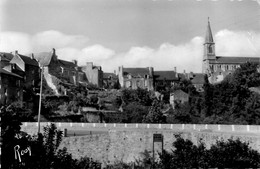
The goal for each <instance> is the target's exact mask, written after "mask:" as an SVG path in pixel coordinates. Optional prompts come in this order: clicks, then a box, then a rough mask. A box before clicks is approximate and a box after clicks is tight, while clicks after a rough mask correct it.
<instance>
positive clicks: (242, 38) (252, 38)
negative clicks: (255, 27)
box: [215, 30, 260, 56]
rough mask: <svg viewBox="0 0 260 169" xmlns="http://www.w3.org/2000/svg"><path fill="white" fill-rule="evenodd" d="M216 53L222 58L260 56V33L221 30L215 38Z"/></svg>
mask: <svg viewBox="0 0 260 169" xmlns="http://www.w3.org/2000/svg"><path fill="white" fill-rule="evenodd" d="M215 41H216V42H215V43H216V53H217V55H220V56H222V55H223V56H259V55H260V33H256V32H245V31H237V32H235V31H230V30H221V31H219V32H218V33H217V34H216V36H215Z"/></svg>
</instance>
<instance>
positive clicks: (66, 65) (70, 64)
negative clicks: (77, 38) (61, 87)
mask: <svg viewBox="0 0 260 169" xmlns="http://www.w3.org/2000/svg"><path fill="white" fill-rule="evenodd" d="M59 62H60V64H61V66H64V67H66V68H69V69H74V68H75V67H77V65H76V64H74V63H73V62H69V61H66V60H60V59H59Z"/></svg>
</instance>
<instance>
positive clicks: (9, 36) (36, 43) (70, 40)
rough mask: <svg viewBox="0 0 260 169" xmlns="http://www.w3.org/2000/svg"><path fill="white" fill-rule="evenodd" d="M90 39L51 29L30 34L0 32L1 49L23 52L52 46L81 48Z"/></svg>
mask: <svg viewBox="0 0 260 169" xmlns="http://www.w3.org/2000/svg"><path fill="white" fill-rule="evenodd" d="M88 41H89V39H88V38H87V37H85V36H82V35H66V34H64V33H62V32H59V31H54V30H49V31H43V32H39V33H37V34H35V35H29V34H26V33H22V32H0V44H1V45H0V50H1V51H13V50H18V51H20V52H22V53H28V52H30V53H31V52H42V51H49V50H51V49H52V48H57V49H60V48H66V47H70V48H75V49H81V48H82V47H84V46H86V45H87V43H88Z"/></svg>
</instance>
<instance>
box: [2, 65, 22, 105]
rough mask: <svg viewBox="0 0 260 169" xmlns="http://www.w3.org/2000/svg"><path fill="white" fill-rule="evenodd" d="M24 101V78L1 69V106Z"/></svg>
mask: <svg viewBox="0 0 260 169" xmlns="http://www.w3.org/2000/svg"><path fill="white" fill-rule="evenodd" d="M14 101H21V102H22V101H23V77H21V76H19V75H17V74H15V73H12V72H10V71H7V70H5V69H3V68H0V105H5V104H10V103H12V102H14Z"/></svg>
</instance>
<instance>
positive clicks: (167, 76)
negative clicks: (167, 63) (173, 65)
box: [154, 71, 179, 80]
mask: <svg viewBox="0 0 260 169" xmlns="http://www.w3.org/2000/svg"><path fill="white" fill-rule="evenodd" d="M154 77H155V79H156V80H179V77H178V74H177V73H176V72H175V71H154Z"/></svg>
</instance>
